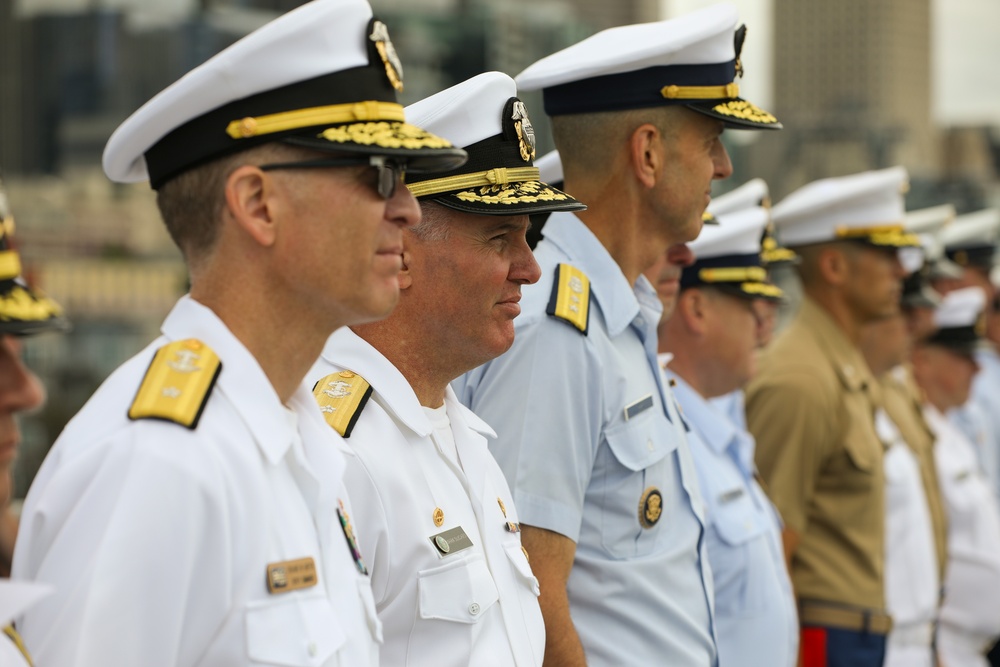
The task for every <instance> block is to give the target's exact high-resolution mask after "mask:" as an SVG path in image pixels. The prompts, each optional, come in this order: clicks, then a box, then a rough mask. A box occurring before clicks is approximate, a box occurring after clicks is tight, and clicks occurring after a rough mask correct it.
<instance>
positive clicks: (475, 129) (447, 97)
mask: <svg viewBox="0 0 1000 667" xmlns="http://www.w3.org/2000/svg"><path fill="white" fill-rule="evenodd" d="M516 96H517V85H516V84H515V83H514V79H512V78H510V77H509V76H507V75H506V74H504V73H503V72H485V73H483V74H479V75H477V76H474V77H472V78H471V79H467V80H466V81H463V82H462V83H460V84H458V85H455V86H452V87H451V88H448V89H446V90H443V91H441V92H440V93H436V94H434V95H431V96H430V97H426V98H424V99H422V100H420V101H419V102H415V103H413V104H411V105H410V106H408V107H406V120H407V121H408V122H410V123H413V124H414V125H417V126H419V127H422V128H423V129H425V130H427V131H428V132H432V133H434V134H437V135H438V136H442V137H444V138H445V139H447V140H448V141H450V142H451V143H453V144H454V145H456V146H459V147H465V146H469V145H470V144H474V143H476V142H478V141H482V140H483V139H488V138H489V137H492V136H495V135H498V134H500V133H501V132H502V131H503V126H502V112H503V107H504V105H505V104H507V100H509V99H510V98H512V97H516ZM431 128H434V129H431Z"/></svg>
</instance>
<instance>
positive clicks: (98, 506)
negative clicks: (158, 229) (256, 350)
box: [14, 297, 380, 667]
mask: <svg viewBox="0 0 1000 667" xmlns="http://www.w3.org/2000/svg"><path fill="white" fill-rule="evenodd" d="M162 331H163V336H162V337H161V338H159V339H158V340H156V341H155V342H154V343H153V344H152V345H150V346H149V347H147V348H146V349H145V350H143V351H142V352H140V353H139V354H138V355H136V356H135V357H133V358H132V359H131V360H130V361H128V362H126V363H125V364H124V365H123V366H122V367H121V368H119V369H118V370H117V371H115V373H114V374H112V375H111V377H110V378H109V379H108V380H107V381H106V382H105V383H104V384H103V386H101V388H100V389H98V391H97V393H96V394H95V395H94V396H93V397H92V398H91V399H90V401H89V402H88V403H87V405H86V406H84V408H83V410H82V411H81V412H80V413H79V414H78V415H77V416H76V417H75V418H74V419H73V420H72V421H71V422H70V423H69V425H68V426H67V427H66V430H65V431H63V433H62V435H61V436H60V437H59V439H58V441H57V442H56V443H55V445H54V447H53V448H52V451H51V452H50V453H49V455H48V457H47V458H46V460H45V463H44V464H43V465H42V468H41V470H40V471H39V473H38V476H37V477H36V478H35V481H34V484H33V485H32V487H31V490H30V492H29V493H28V497H27V500H26V502H25V506H24V511H23V514H22V518H21V529H20V535H19V539H18V542H17V547H16V550H15V553H14V577H15V578H17V579H22V580H23V579H28V580H32V579H37V580H38V581H41V582H46V583H49V584H51V585H52V586H54V587H55V593H54V594H53V595H51V596H50V597H48V598H46V599H45V600H43V601H42V602H40V603H39V604H38V605H36V606H34V607H32V609H31V610H29V611H28V612H27V613H26V615H25V616H24V617H23V618H22V620H21V621H20V622H19V625H18V628H19V630H20V631H21V634H22V636H23V637H24V639H25V642H26V643H27V645H28V646H29V647H31V650H32V652H33V653H34V657H35V659H36V662H37V664H39V665H45V666H46V667H62V666H69V665H101V666H102V667H138V666H139V665H141V666H142V667H161V666H162V667H188V666H195V665H204V666H205V667H209V666H211V667H227V666H233V667H236V666H237V665H238V666H241V667H242V666H246V665H288V666H299V665H301V666H303V667H305V666H309V667H336V666H340V667H364V666H371V665H375V664H377V662H378V644H377V638H378V635H379V634H380V627H379V622H378V618H377V616H376V614H375V610H374V605H373V603H372V598H371V587H370V583H369V580H368V577H367V576H366V575H364V574H362V572H361V568H360V567H359V564H358V563H357V562H356V560H355V558H354V557H353V555H352V552H351V550H350V549H349V548H348V542H347V540H345V530H344V529H343V528H342V527H341V520H340V515H344V516H345V518H347V517H349V515H350V505H349V503H348V502H347V498H346V496H345V493H344V487H343V483H342V476H343V469H344V462H343V456H344V451H345V450H346V445H344V443H343V440H342V439H340V438H339V437H337V435H336V434H335V433H333V432H332V430H331V429H330V428H329V427H327V425H326V424H325V423H324V421H323V418H322V416H321V414H320V412H319V410H318V408H317V407H316V403H315V401H314V400H313V397H312V395H311V394H310V393H309V392H308V391H306V390H305V388H301V389H300V390H299V391H297V392H296V393H295V395H294V396H293V397H292V398H291V400H290V401H289V402H288V404H287V406H285V405H282V403H281V402H280V401H279V399H278V397H277V395H276V394H275V393H274V389H273V388H272V386H271V384H270V383H269V382H268V380H267V377H266V376H265V375H264V372H263V371H262V370H261V368H260V366H259V365H258V364H257V361H256V359H254V357H253V356H252V355H251V354H250V353H249V352H248V351H247V350H246V348H245V347H243V345H242V344H241V343H240V342H239V341H238V340H237V339H236V338H235V337H234V336H233V334H232V333H231V332H230V331H229V330H228V329H227V328H226V326H225V325H224V324H223V323H222V321H220V320H219V319H218V318H217V317H216V316H215V314H214V313H213V312H212V311H210V310H209V309H208V308H205V307H204V306H202V305H201V304H199V303H197V302H196V301H194V300H192V299H191V298H189V297H185V298H183V299H181V300H180V302H179V303H178V304H177V305H176V306H175V307H174V309H173V311H172V312H171V313H170V315H169V316H168V317H167V319H166V321H165V322H164V323H163V327H162ZM189 338H194V339H197V340H199V341H201V342H202V343H203V344H204V345H206V346H208V347H209V348H211V349H212V350H214V352H215V353H216V354H217V355H218V356H219V358H220V359H221V362H222V368H221V371H220V373H219V376H218V380H217V382H216V383H215V386H214V388H213V389H212V390H211V393H210V394H209V397H208V400H207V402H206V404H205V406H204V411H203V412H202V415H201V419H200V422H198V423H197V427H196V428H195V429H193V430H191V429H188V428H185V427H183V426H181V425H179V424H177V423H173V422H167V421H160V420H154V419H140V420H137V421H131V420H129V418H128V417H127V415H126V412H127V411H128V410H129V406H130V404H131V403H132V401H133V397H134V396H135V395H136V391H137V389H138V388H139V386H140V382H141V381H142V379H143V377H144V376H145V374H146V370H147V368H148V367H149V366H150V361H151V359H152V358H153V355H154V353H155V352H156V351H157V350H158V349H159V348H160V347H161V346H163V345H165V344H167V343H169V342H171V341H179V340H186V339H189ZM175 363H178V362H175ZM187 363H191V360H187ZM197 363H198V361H197V359H195V360H194V364H195V365H197ZM172 393H176V392H172ZM340 502H343V503H344V504H343V509H341V505H340ZM345 513H346V514H345ZM302 559H312V563H313V566H314V568H315V572H314V574H313V575H312V576H309V575H310V573H309V568H308V567H306V565H304V561H302ZM287 561H300V562H299V563H298V565H296V566H294V567H293V566H291V565H287V564H286V565H285V566H282V565H280V564H281V563H284V562H287ZM269 566H273V567H272V568H271V571H270V572H269ZM282 567H283V568H284V569H283V570H282V569H281V568H282ZM296 573H300V574H299V575H296ZM281 575H287V576H281ZM269 580H270V582H271V583H272V584H273V587H275V590H277V591H281V592H277V593H270V592H269V585H268V582H269ZM297 584H301V587H297Z"/></svg>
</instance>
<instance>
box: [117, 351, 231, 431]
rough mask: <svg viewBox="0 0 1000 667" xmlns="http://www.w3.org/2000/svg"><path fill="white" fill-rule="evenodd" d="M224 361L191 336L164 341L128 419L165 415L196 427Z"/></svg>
mask: <svg viewBox="0 0 1000 667" xmlns="http://www.w3.org/2000/svg"><path fill="white" fill-rule="evenodd" d="M221 371H222V362H221V361H220V360H219V357H218V355H217V354H215V352H213V351H212V349H211V348H210V347H208V346H207V345H205V344H204V343H202V342H201V341H200V340H195V339H194V338H189V339H187V340H178V341H175V342H173V343H169V344H167V345H164V346H163V347H161V348H160V349H159V350H157V351H156V354H155V355H154V356H153V361H152V362H151V363H150V364H149V368H148V369H147V370H146V376H145V377H144V378H143V379H142V384H140V385H139V391H138V392H136V395H135V400H133V401H132V407H130V408H129V410H128V418H129V419H162V420H164V421H169V422H174V423H176V424H180V425H181V426H186V427H187V428H189V429H192V430H194V429H195V428H197V427H198V420H199V419H201V413H202V411H203V410H204V409H205V404H206V403H208V397H209V395H210V394H211V393H212V387H213V386H215V380H216V379H217V378H218V377H219V373H220V372H221Z"/></svg>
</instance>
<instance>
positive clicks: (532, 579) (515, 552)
mask: <svg viewBox="0 0 1000 667" xmlns="http://www.w3.org/2000/svg"><path fill="white" fill-rule="evenodd" d="M504 550H505V551H506V552H507V557H508V558H510V562H511V563H512V564H513V565H514V569H515V570H517V573H518V574H519V575H521V579H523V580H524V581H525V582H526V583H527V584H528V587H529V588H531V592H532V593H534V594H535V597H538V595H539V594H541V592H542V589H541V588H540V587H539V585H538V578H537V577H536V576H535V573H534V572H532V571H531V565H529V564H528V557H527V556H526V555H525V553H524V549H523V547H522V546H521V545H520V544H519V543H514V542H512V543H510V544H508V545H506V546H505V547H504Z"/></svg>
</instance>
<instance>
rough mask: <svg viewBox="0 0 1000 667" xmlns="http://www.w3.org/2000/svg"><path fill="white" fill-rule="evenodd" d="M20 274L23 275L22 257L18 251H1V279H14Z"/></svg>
mask: <svg viewBox="0 0 1000 667" xmlns="http://www.w3.org/2000/svg"><path fill="white" fill-rule="evenodd" d="M19 275H21V257H20V256H19V255H18V254H17V251H16V250H4V251H0V280H13V279H14V278H17V277H18V276H19Z"/></svg>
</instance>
